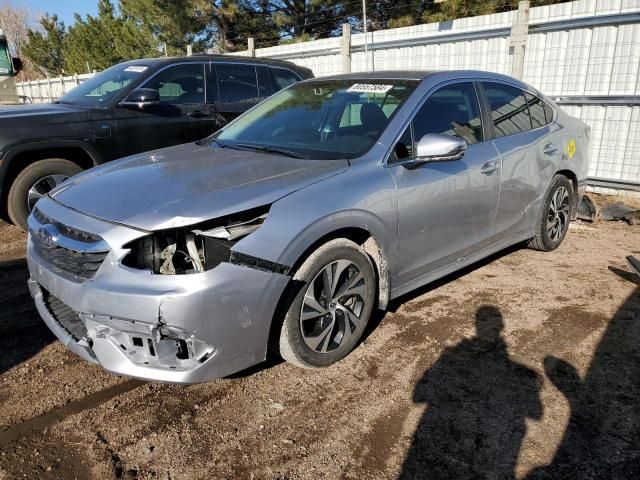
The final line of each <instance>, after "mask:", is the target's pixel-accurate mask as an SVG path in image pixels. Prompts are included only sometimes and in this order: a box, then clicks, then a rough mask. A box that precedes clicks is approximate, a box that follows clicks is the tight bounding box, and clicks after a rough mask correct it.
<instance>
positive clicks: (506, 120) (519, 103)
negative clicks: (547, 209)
mask: <svg viewBox="0 0 640 480" xmlns="http://www.w3.org/2000/svg"><path fill="white" fill-rule="evenodd" d="M482 85H483V88H484V92H485V97H486V99H487V104H488V106H489V110H490V116H491V118H492V122H493V129H494V132H495V134H494V135H495V138H494V140H493V144H494V145H495V147H496V149H497V150H498V152H499V153H500V156H501V157H502V178H501V186H500V202H499V204H498V212H497V215H496V233H497V234H498V236H499V237H501V238H506V237H509V236H511V235H515V234H517V233H520V232H522V231H524V230H527V229H528V228H532V227H533V225H534V224H535V222H536V220H537V218H536V216H537V214H538V212H539V210H540V209H539V206H540V202H542V197H543V196H544V193H545V191H544V190H545V188H546V185H548V183H549V181H550V179H551V177H552V176H553V174H554V173H555V172H554V171H553V165H554V162H553V161H552V159H553V158H555V157H556V156H558V155H562V149H561V148H559V145H561V142H559V141H556V142H554V141H553V139H552V138H551V137H550V136H549V133H550V128H549V124H548V122H547V121H546V119H545V111H544V103H543V100H541V99H540V98H538V97H535V96H532V95H529V94H527V96H528V98H527V97H525V94H524V92H523V91H522V90H520V89H519V88H516V87H513V86H511V85H507V84H503V83H498V82H483V83H482ZM527 100H528V101H527ZM530 110H531V114H530Z"/></svg>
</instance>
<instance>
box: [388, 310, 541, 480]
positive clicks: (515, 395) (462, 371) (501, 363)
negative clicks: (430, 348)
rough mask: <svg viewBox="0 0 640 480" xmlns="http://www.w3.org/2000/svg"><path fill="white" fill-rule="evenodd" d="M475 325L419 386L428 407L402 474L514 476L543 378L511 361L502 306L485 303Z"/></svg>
mask: <svg viewBox="0 0 640 480" xmlns="http://www.w3.org/2000/svg"><path fill="white" fill-rule="evenodd" d="M475 324H476V335H475V336H474V337H473V338H471V339H465V340H462V341H461V342H460V343H458V344H457V345H455V346H453V347H450V348H447V349H446V350H445V351H444V353H443V354H442V355H441V356H440V358H439V359H438V360H437V361H436V363H435V364H434V365H433V366H432V367H431V368H429V369H428V370H427V371H426V372H425V374H424V376H423V377H422V379H421V380H420V382H419V383H418V384H417V385H416V388H415V391H414V397H413V400H414V402H417V403H426V405H427V407H426V412H425V414H424V416H423V418H422V420H421V421H420V424H419V425H418V428H417V430H416V433H415V436H414V438H413V441H412V444H411V448H410V450H409V453H408V455H407V458H406V460H405V463H404V466H403V469H402V473H401V475H400V478H401V479H407V480H408V479H429V480H432V479H453V478H455V479H472V478H473V479H476V478H491V479H508V478H511V479H513V478H515V473H514V471H515V466H516V463H517V458H518V452H519V450H520V447H521V444H522V441H523V439H524V436H525V433H526V425H525V419H526V418H533V419H539V418H541V416H542V403H541V401H540V395H539V389H540V379H539V377H538V375H537V374H536V373H535V372H534V371H533V370H530V369H529V368H527V367H525V366H524V365H521V364H519V363H516V362H514V361H513V360H511V359H510V358H509V353H508V351H507V345H506V343H505V341H504V339H503V338H502V335H501V333H502V330H503V328H504V322H503V318H502V314H501V312H500V310H499V309H498V308H496V307H493V306H483V307H480V308H479V309H478V310H477V312H476V316H475Z"/></svg>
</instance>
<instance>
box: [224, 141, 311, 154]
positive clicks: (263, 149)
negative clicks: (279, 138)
mask: <svg viewBox="0 0 640 480" xmlns="http://www.w3.org/2000/svg"><path fill="white" fill-rule="evenodd" d="M236 145H237V146H238V147H241V148H248V149H251V150H258V151H260V152H267V153H277V154H279V155H284V156H286V157H291V158H304V157H303V156H302V155H300V154H299V153H296V152H292V151H291V150H286V149H284V148H278V147H270V146H269V145H255V144H253V143H238V144H236Z"/></svg>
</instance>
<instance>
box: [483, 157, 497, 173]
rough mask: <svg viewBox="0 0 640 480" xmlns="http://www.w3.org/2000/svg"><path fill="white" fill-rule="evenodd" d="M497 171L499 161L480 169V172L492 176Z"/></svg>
mask: <svg viewBox="0 0 640 480" xmlns="http://www.w3.org/2000/svg"><path fill="white" fill-rule="evenodd" d="M497 169H498V161H497V160H490V161H488V162H487V163H485V164H484V165H482V167H481V168H480V172H482V173H484V174H485V175H491V174H492V173H493V172H495V171H496V170H497Z"/></svg>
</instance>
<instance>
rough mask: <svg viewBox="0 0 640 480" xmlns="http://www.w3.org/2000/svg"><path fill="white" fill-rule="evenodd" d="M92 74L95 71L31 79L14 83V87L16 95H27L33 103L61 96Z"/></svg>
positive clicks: (49, 100)
mask: <svg viewBox="0 0 640 480" xmlns="http://www.w3.org/2000/svg"><path fill="white" fill-rule="evenodd" d="M93 75H95V72H93V73H85V74H83V75H72V76H69V77H62V76H60V77H53V78H45V79H43V80H33V81H31V82H20V83H17V84H16V89H17V91H18V95H21V96H25V97H29V98H30V99H31V101H32V102H34V103H46V102H51V101H53V100H55V99H57V98H59V97H61V96H62V95H64V94H65V93H67V92H68V91H69V90H71V89H72V88H74V87H76V86H77V85H80V83H82V82H84V81H85V80H86V79H88V78H91V77H92V76H93Z"/></svg>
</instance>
